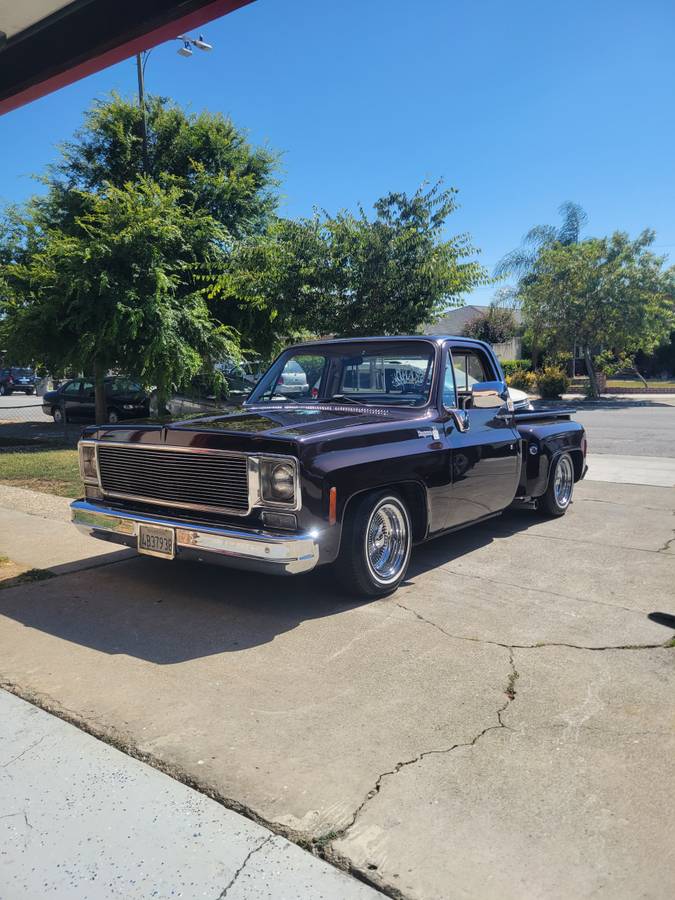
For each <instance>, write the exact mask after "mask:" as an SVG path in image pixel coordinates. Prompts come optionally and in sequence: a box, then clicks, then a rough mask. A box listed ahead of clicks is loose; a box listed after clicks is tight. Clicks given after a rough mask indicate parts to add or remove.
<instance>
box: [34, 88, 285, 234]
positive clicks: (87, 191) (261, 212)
mask: <svg viewBox="0 0 675 900" xmlns="http://www.w3.org/2000/svg"><path fill="white" fill-rule="evenodd" d="M146 109H147V130H148V163H147V168H146V167H144V160H143V144H142V137H141V134H142V131H141V123H142V113H141V110H140V108H139V107H138V105H137V104H136V103H135V102H131V101H129V100H125V99H123V98H121V97H119V96H118V95H116V94H113V95H112V97H111V98H110V99H108V100H103V101H97V102H95V103H94V105H93V106H92V108H91V109H90V110H88V112H87V113H86V114H85V118H84V124H83V126H82V128H81V129H80V130H79V131H78V132H77V133H76V134H75V139H74V140H72V141H66V142H65V143H64V144H63V145H62V147H61V159H60V160H59V161H58V162H57V163H56V164H54V165H53V166H51V167H50V169H49V170H48V172H47V174H46V176H45V177H44V178H43V181H45V183H46V184H47V185H48V187H49V189H50V191H49V195H48V197H47V200H46V204H45V205H46V209H45V212H48V211H49V210H52V212H53V215H54V218H55V220H56V221H60V222H61V223H62V224H63V223H64V220H65V222H66V223H67V220H68V217H69V214H72V213H75V214H79V213H80V212H81V208H80V204H81V203H83V202H85V203H86V200H87V198H88V197H89V196H90V195H93V194H96V193H99V192H101V191H106V190H107V185H109V184H111V185H113V186H114V187H118V188H122V187H123V186H124V185H125V184H128V183H130V182H134V181H136V180H137V179H138V178H140V177H141V176H143V177H146V178H150V179H153V180H155V181H157V182H158V183H160V184H162V185H163V186H165V187H178V188H180V190H181V194H180V198H181V199H180V202H181V203H183V204H184V205H186V206H188V207H194V208H196V209H200V210H202V211H204V212H208V213H209V214H210V215H212V216H213V218H214V219H215V220H216V221H217V222H219V223H220V224H221V225H223V226H224V227H225V228H226V229H227V231H228V232H229V234H230V236H231V237H232V238H242V237H244V236H245V235H248V234H251V233H255V232H259V231H262V230H264V228H265V226H266V224H267V221H268V219H269V217H270V215H271V214H272V213H273V212H274V210H275V209H276V206H277V202H278V196H277V194H276V191H275V187H276V184H277V183H276V180H275V178H274V172H275V169H276V166H277V162H278V160H277V156H276V155H275V154H273V153H271V152H270V151H268V150H266V149H263V148H260V147H252V146H251V145H250V143H249V142H248V140H247V138H246V133H245V132H244V131H242V130H241V129H239V128H237V127H236V126H235V125H234V124H233V122H232V121H231V120H230V119H226V118H225V117H224V116H222V115H221V114H220V113H209V112H202V113H200V114H199V115H194V114H189V113H186V112H185V111H184V110H183V109H181V108H180V107H179V106H178V105H177V104H175V103H173V102H171V101H170V100H168V99H166V98H163V97H152V96H151V97H149V98H147V100H146Z"/></svg>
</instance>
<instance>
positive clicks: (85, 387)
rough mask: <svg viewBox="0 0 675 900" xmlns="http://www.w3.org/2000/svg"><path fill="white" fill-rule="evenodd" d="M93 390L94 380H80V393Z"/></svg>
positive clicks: (89, 392)
mask: <svg viewBox="0 0 675 900" xmlns="http://www.w3.org/2000/svg"><path fill="white" fill-rule="evenodd" d="M93 390H94V382H93V381H83V382H82V393H83V394H91V392H92V391H93Z"/></svg>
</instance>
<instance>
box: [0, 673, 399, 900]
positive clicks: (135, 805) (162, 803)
mask: <svg viewBox="0 0 675 900" xmlns="http://www.w3.org/2000/svg"><path fill="white" fill-rule="evenodd" d="M0 797H1V798H2V800H1V801H0V803H1V807H0V896H1V897H3V898H6V900H10V898H11V900H38V898H40V900H41V898H43V897H46V896H56V897H62V898H66V897H67V898H68V900H80V898H82V900H84V898H87V900H103V898H106V900H108V898H118V897H119V898H124V900H136V898H138V900H148V898H151V897H153V898H157V900H165V898H167V900H168V898H177V897H183V898H186V900H196V898H200V897H205V898H208V900H217V898H218V900H220V898H225V897H227V898H228V900H253V898H255V900H262V898H271V900H298V898H302V900H314V898H316V900H369V898H372V900H375V898H376V897H379V896H381V895H380V894H379V893H378V892H377V891H375V890H373V889H372V888H369V887H367V886H366V885H365V884H361V883H360V882H358V881H356V880H354V879H352V878H350V877H349V876H348V875H345V874H344V873H343V872H341V871H339V870H338V869H335V868H333V867H332V866H330V865H328V863H325V862H323V860H320V859H317V858H316V857H314V856H312V855H310V854H309V853H307V852H305V851H304V850H302V849H300V847H297V846H295V844H291V843H290V842H289V841H287V840H286V839H285V838H282V837H279V836H278V835H275V834H273V833H272V832H271V831H268V830H267V829H265V828H263V827H261V826H260V825H256V824H255V822H251V821H250V820H249V819H245V818H244V817H243V816H240V815H238V814H237V813H235V812H232V811H231V810H228V809H225V807H223V806H221V805H220V804H218V803H216V802H215V801H213V800H210V799H209V798H208V797H205V796H204V795H203V794H199V793H197V791H194V790H192V789H191V788H189V787H186V786H185V785H183V784H181V783H180V782H178V781H174V779H172V778H169V777H168V776H167V775H164V774H162V773H161V772H158V771H157V770H156V769H152V768H151V767H150V766H147V765H145V764H144V763H142V762H139V761H138V760H136V759H133V758H132V757H129V756H126V755H125V754H124V753H121V752H120V751H118V750H115V749H114V748H113V747H110V746H109V745H108V744H104V743H102V742H101V741H98V740H97V739H96V738H93V737H91V736H90V735H88V734H86V733H85V732H83V731H80V730H79V729H77V728H75V727H74V726H72V725H69V724H68V723H67V722H64V721H62V720H61V719H58V718H56V717H55V716H52V715H50V714H49V713H46V712H44V711H43V710H41V709H38V708H37V707H35V706H32V705H31V704H29V703H26V702H25V701H24V700H20V699H19V698H18V697H14V696H12V695H11V694H8V693H6V692H4V691H0Z"/></svg>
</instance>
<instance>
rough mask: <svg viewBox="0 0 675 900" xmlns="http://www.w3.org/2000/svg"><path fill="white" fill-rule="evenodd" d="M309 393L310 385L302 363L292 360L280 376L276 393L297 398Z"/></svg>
mask: <svg viewBox="0 0 675 900" xmlns="http://www.w3.org/2000/svg"><path fill="white" fill-rule="evenodd" d="M308 391H309V385H308V384H307V374H306V372H305V370H304V369H303V368H302V366H301V365H300V363H298V362H296V361H295V360H290V362H288V363H287V364H286V365H285V366H284V369H283V371H282V372H281V374H280V375H279V378H278V380H277V384H276V387H275V389H274V393H275V394H277V395H278V394H282V395H283V396H285V397H295V396H298V395H300V396H301V395H304V394H307V393H308Z"/></svg>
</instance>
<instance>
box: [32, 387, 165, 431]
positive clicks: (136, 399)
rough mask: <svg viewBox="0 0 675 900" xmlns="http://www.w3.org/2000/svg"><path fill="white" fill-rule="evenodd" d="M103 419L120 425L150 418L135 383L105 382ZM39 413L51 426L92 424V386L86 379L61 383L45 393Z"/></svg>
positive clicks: (145, 400) (144, 397) (146, 402)
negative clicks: (78, 423) (53, 389)
mask: <svg viewBox="0 0 675 900" xmlns="http://www.w3.org/2000/svg"><path fill="white" fill-rule="evenodd" d="M104 384H105V399H106V419H107V421H108V422H120V421H122V420H123V419H146V418H148V416H149V415H150V406H149V404H150V398H149V397H148V395H147V394H146V392H145V391H144V390H143V387H142V386H141V385H140V384H139V382H137V381H135V380H134V379H133V378H126V377H124V376H109V377H108V378H106V379H105V382H104ZM42 409H43V411H44V412H45V413H46V414H47V415H48V416H53V418H54V422H55V423H57V424H60V423H62V422H63V420H64V418H65V420H66V421H67V422H75V421H78V422H94V421H95V420H96V398H95V394H94V382H93V379H90V378H73V379H71V380H70V381H64V383H63V384H62V385H60V386H59V387H58V388H57V389H56V390H55V391H47V393H46V394H45V395H44V397H43V398H42Z"/></svg>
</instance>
